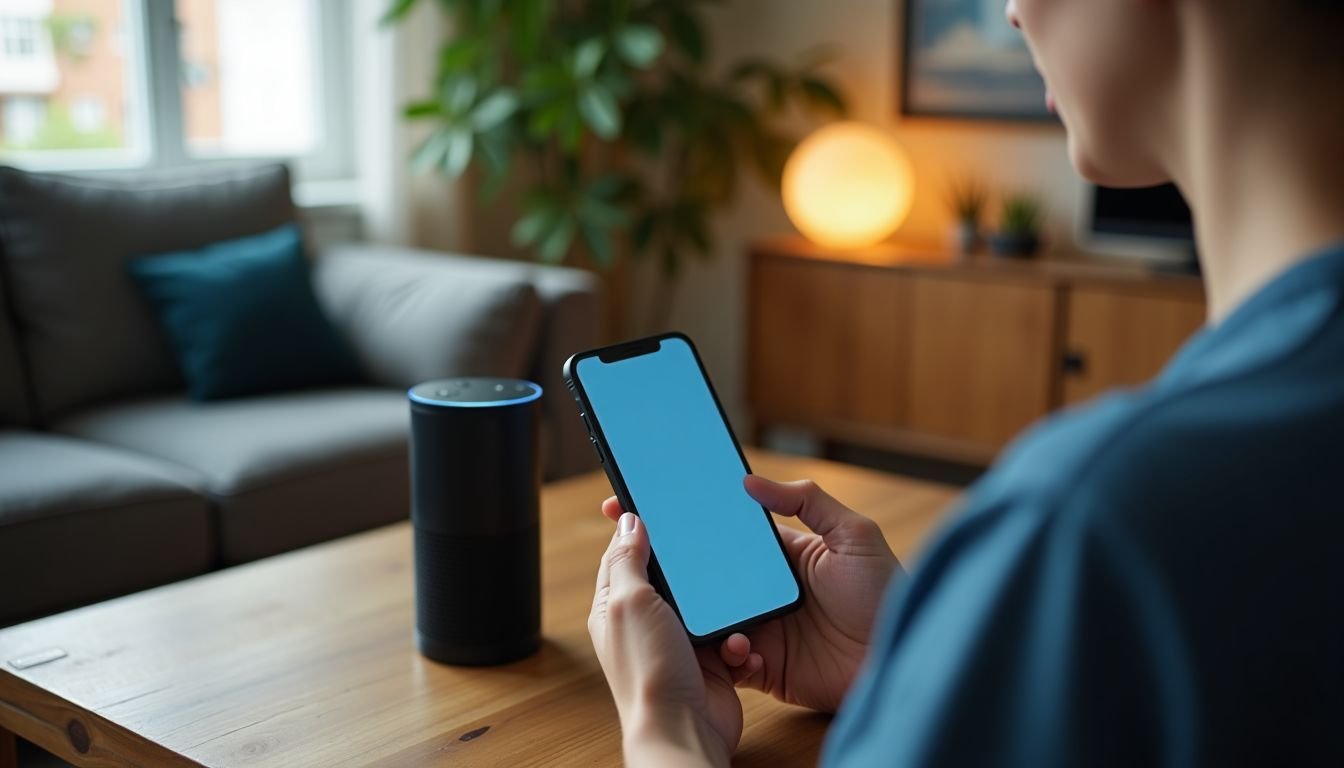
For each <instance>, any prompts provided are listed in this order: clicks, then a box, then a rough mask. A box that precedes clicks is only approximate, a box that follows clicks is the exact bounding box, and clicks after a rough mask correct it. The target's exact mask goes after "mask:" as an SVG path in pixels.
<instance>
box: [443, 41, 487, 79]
mask: <svg viewBox="0 0 1344 768" xmlns="http://www.w3.org/2000/svg"><path fill="white" fill-rule="evenodd" d="M481 51H482V48H481V42H480V41H479V40H476V39H474V38H469V37H464V38H460V39H458V40H454V41H452V42H451V43H447V44H445V45H444V46H443V47H442V48H440V49H439V69H440V70H441V71H443V72H445V73H449V74H460V73H461V72H463V71H464V70H467V69H470V68H471V67H472V66H473V65H474V64H475V63H476V60H477V59H479V58H480V56H481Z"/></svg>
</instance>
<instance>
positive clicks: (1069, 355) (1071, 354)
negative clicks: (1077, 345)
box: [1060, 349, 1087, 376]
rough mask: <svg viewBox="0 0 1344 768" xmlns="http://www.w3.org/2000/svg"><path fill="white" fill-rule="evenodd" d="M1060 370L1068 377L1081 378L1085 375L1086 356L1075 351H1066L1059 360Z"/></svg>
mask: <svg viewBox="0 0 1344 768" xmlns="http://www.w3.org/2000/svg"><path fill="white" fill-rule="evenodd" d="M1060 368H1061V369H1062V370H1063V371H1064V373H1065V374H1068V375H1070V376H1081V375H1083V374H1085V373H1087V356H1086V355H1084V354H1083V353H1082V352H1078V351H1077V350H1072V349H1071V350H1068V351H1067V352H1065V353H1064V358H1063V359H1062V360H1060Z"/></svg>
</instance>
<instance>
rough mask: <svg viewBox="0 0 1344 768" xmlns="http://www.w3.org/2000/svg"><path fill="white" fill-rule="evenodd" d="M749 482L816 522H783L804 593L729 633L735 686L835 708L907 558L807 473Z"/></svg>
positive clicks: (726, 652) (773, 502)
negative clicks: (794, 606) (785, 609)
mask: <svg viewBox="0 0 1344 768" xmlns="http://www.w3.org/2000/svg"><path fill="white" fill-rule="evenodd" d="M743 485H744V486H745V487H746V490H747V493H749V494H750V495H751V496H752V498H754V499H756V500H757V501H759V502H760V503H761V504H762V505H763V506H765V508H766V509H769V510H770V511H772V512H774V513H775V514H778V515H783V516H785V517H797V518H798V519H799V520H801V521H802V522H803V524H804V525H806V526H807V527H808V528H810V529H811V530H812V533H803V532H801V531H798V530H795V529H793V528H788V527H785V526H780V527H779V533H780V536H781V538H783V540H784V548H785V550H787V552H788V555H789V559H790V560H791V561H793V564H794V567H795V568H796V569H797V572H798V576H799V578H801V579H802V582H803V588H804V591H805V593H806V596H805V597H804V599H803V605H802V607H801V608H799V609H798V610H797V611H794V612H793V613H790V614H788V615H786V616H782V617H780V618H778V619H772V620H771V621H769V622H766V623H765V624H762V625H760V626H758V627H755V628H753V629H751V630H749V631H748V632H747V633H746V634H745V635H743V634H740V633H739V634H734V635H731V636H730V637H728V638H727V639H726V640H724V641H723V643H721V644H720V646H719V652H720V655H721V658H722V659H723V661H724V663H726V664H727V665H728V666H729V668H731V669H732V670H733V672H734V677H735V678H736V679H737V680H738V685H741V686H745V687H750V688H755V689H757V690H760V691H764V692H766V693H769V694H770V695H772V696H774V697H775V698H777V699H779V700H781V701H785V702H788V703H790V704H798V705H800V706H804V707H809V708H811V709H816V710H820V711H823V712H834V711H836V709H838V708H839V706H840V701H841V700H842V699H843V698H844V696H845V692H846V691H848V690H849V687H850V685H851V684H852V683H853V682H854V678H855V676H856V675H857V674H858V671H859V666H860V665H861V664H862V663H863V659H864V657H865V656H866V655H867V653H868V641H869V635H870V634H871V632H872V629H873V621H874V619H875V617H876V615H877V609H878V605H879V604H880V602H881V599H882V593H883V591H884V590H885V587H886V585H887V582H888V581H890V580H891V577H892V575H893V574H894V573H896V572H897V571H898V570H899V569H900V563H899V562H897V560H896V556H895V555H894V554H892V552H891V547H889V546H888V545H887V541H886V539H885V538H884V537H883V536H882V531H881V529H880V528H878V527H877V524H876V523H874V522H873V521H872V520H869V519H868V518H866V517H864V516H862V515H860V514H859V513H857V512H854V511H853V510H851V509H849V508H848V507H846V506H844V505H843V504H841V503H840V502H838V501H836V500H835V499H833V498H831V496H830V495H828V494H827V493H826V492H825V491H823V490H821V488H819V487H817V484H816V483H814V482H812V481H810V480H800V481H797V482H792V483H777V482H774V481H771V480H767V479H765V478H763V477H757V476H755V475H749V476H747V478H746V479H745V480H744V481H743ZM602 511H603V513H604V514H606V515H607V516H608V517H613V516H614V515H617V514H619V513H620V505H619V504H617V503H615V499H609V500H608V501H607V503H606V504H605V505H604V506H603V510H602Z"/></svg>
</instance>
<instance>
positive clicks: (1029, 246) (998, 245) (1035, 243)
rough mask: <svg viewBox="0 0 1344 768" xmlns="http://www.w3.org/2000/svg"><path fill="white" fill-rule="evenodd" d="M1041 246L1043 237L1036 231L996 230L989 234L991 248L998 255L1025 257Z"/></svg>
mask: <svg viewBox="0 0 1344 768" xmlns="http://www.w3.org/2000/svg"><path fill="white" fill-rule="evenodd" d="M1040 247H1041V238H1040V237H1038V236H1037V235H1036V233H1035V232H1026V233H1022V232H995V233H994V234H992V235H990V236H989V249H990V250H991V251H993V252H994V255H996V256H1011V257H1013V258H1018V259H1025V258H1029V257H1031V256H1032V255H1033V254H1035V253H1036V251H1037V249H1039V248H1040Z"/></svg>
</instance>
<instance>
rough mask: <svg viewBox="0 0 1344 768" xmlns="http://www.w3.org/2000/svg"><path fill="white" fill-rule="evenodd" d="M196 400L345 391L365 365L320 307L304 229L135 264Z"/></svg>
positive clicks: (134, 269)
mask: <svg viewBox="0 0 1344 768" xmlns="http://www.w3.org/2000/svg"><path fill="white" fill-rule="evenodd" d="M130 273H131V276H132V278H133V279H134V280H135V282H136V283H137V284H138V285H139V286H140V290H141V291H142V292H143V293H144V295H145V296H146V298H148V299H149V301H150V303H151V304H152V305H153V307H154V309H155V312H156V314H157V315H158V318H159V322H160V324H161V325H162V326H163V329H164V330H165V331H166V332H167V334H168V339H169V341H170V342H171V343H172V346H173V349H174V351H175V352H176V354H177V360H178V363H179V365H180V366H181V369H182V373H183V376H184V377H185V378H186V380H187V389H188V391H189V393H190V395H191V397H192V399H194V400H216V399H220V398H226V397H238V396H241V395H252V394H259V393H263V392H275V391H280V390H287V389H298V388H302V387H315V386H321V385H327V384H340V383H346V382H351V381H355V380H357V379H359V378H360V369H359V364H358V363H357V362H356V360H355V357H354V354H353V353H352V352H351V350H350V347H349V346H348V345H347V344H346V342H345V340H344V339H342V338H341V336H340V335H339V334H338V333H337V331H336V329H335V328H334V327H332V325H331V322H330V321H328V320H327V318H326V316H325V315H324V314H323V313H322V308H321V306H319V305H318V302H317V295H316V294H315V293H314V292H313V286H312V281H311V280H310V278H309V274H308V262H307V260H306V259H305V258H304V255H303V241H302V238H301V236H300V234H299V229H298V227H297V226H295V225H293V224H286V225H285V226H282V227H280V228H278V229H274V230H271V231H270V232H266V233H265V234H260V235H253V236H251V237H242V238H238V239H236V240H225V241H222V242H218V243H213V244H211V245H207V246H205V247H203V248H200V249H198V250H192V251H175V252H172V253H164V254H157V255H154V256H145V257H141V258H138V259H134V260H133V261H131V262H130Z"/></svg>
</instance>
